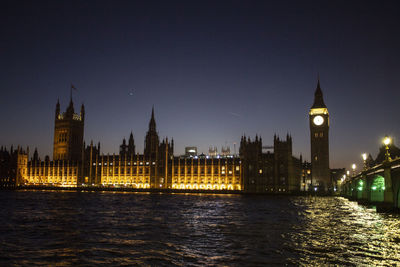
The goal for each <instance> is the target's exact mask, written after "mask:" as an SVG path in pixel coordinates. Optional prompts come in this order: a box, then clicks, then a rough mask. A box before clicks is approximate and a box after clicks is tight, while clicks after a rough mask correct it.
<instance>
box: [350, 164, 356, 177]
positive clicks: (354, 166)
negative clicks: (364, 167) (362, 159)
mask: <svg viewBox="0 0 400 267" xmlns="http://www.w3.org/2000/svg"><path fill="white" fill-rule="evenodd" d="M356 168H357V166H356V164H354V163H353V164H352V165H351V169H352V170H353V176H355V174H356Z"/></svg>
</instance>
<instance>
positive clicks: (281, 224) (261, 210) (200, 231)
mask: <svg viewBox="0 0 400 267" xmlns="http://www.w3.org/2000/svg"><path fill="white" fill-rule="evenodd" d="M0 202H1V203H3V204H4V205H3V208H2V209H1V210H0V265H2V266H8V265H29V266H39V265H40V266H41V265H55V264H57V265H83V266H92V265H150V266H171V265H175V266H188V265H190V266H204V265H230V266H240V265H246V266H248V265H251V266H265V265H318V266H320V265H340V266H342V265H346V266H356V265H357V266H358V265H367V266H393V265H397V264H398V263H399V261H400V217H399V216H397V215H383V214H377V213H376V212H375V211H374V209H371V208H366V207H362V206H359V205H357V204H356V203H354V202H349V201H347V200H345V199H343V198H339V197H337V198H333V197H330V198H307V197H285V196H244V195H209V194H197V195H196V194H142V193H112V192H81V193H79V192H49V191H17V192H0Z"/></svg>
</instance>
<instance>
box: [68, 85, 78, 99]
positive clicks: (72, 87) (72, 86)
mask: <svg viewBox="0 0 400 267" xmlns="http://www.w3.org/2000/svg"><path fill="white" fill-rule="evenodd" d="M72 89H73V90H77V89H76V87H75V86H74V85H73V84H72V83H71V91H70V98H71V102H72Z"/></svg>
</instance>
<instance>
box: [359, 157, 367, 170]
mask: <svg viewBox="0 0 400 267" xmlns="http://www.w3.org/2000/svg"><path fill="white" fill-rule="evenodd" d="M361 156H362V158H363V161H364V170H366V169H367V157H368V156H367V153H363V154H362V155H361Z"/></svg>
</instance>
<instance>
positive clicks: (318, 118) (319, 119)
mask: <svg viewBox="0 0 400 267" xmlns="http://www.w3.org/2000/svg"><path fill="white" fill-rule="evenodd" d="M313 122H314V124H315V125H321V124H323V123H324V118H323V117H322V116H319V115H318V116H315V117H314V119H313Z"/></svg>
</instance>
